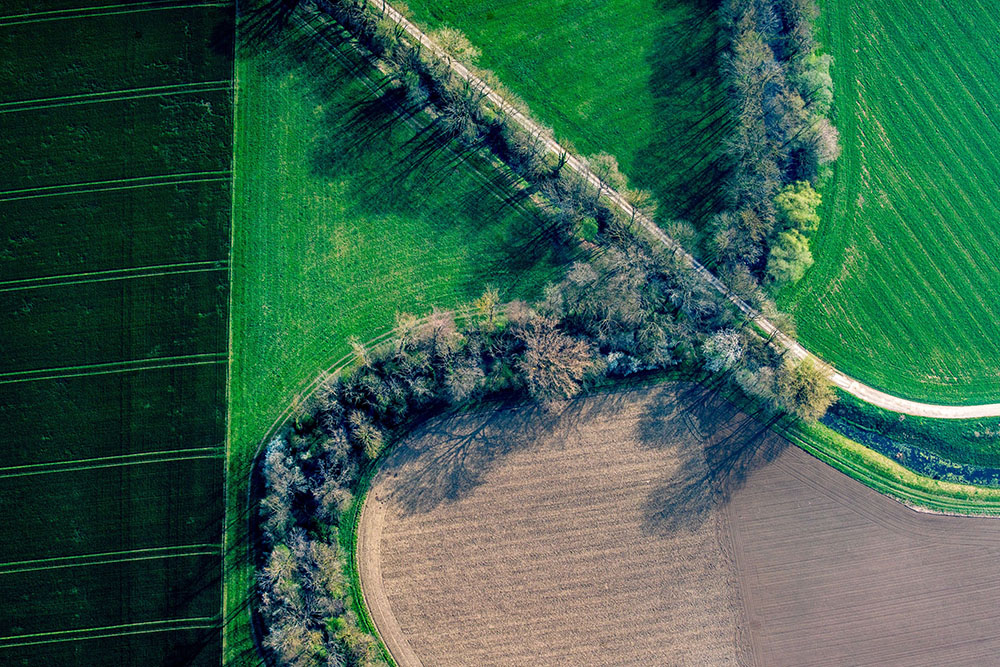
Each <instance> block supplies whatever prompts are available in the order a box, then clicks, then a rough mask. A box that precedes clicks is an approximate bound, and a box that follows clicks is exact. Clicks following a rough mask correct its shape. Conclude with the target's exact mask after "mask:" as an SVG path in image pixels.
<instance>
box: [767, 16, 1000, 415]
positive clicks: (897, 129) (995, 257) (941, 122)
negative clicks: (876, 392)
mask: <svg viewBox="0 0 1000 667" xmlns="http://www.w3.org/2000/svg"><path fill="white" fill-rule="evenodd" d="M820 21H821V25H822V32H821V35H820V37H821V39H822V40H823V42H824V44H825V45H826V49H827V50H828V51H829V52H830V53H832V54H833V56H834V58H835V63H834V77H835V85H836V93H835V96H836V112H837V116H836V124H837V125H838V126H839V128H840V132H841V138H842V139H841V142H842V144H843V148H844V152H843V155H842V156H841V158H840V160H839V161H838V162H837V167H836V176H835V178H834V180H833V182H832V184H831V185H830V186H829V187H827V188H826V191H825V192H824V197H825V204H824V210H823V224H822V226H821V227H820V231H819V234H818V235H817V236H816V237H815V240H814V242H813V249H812V252H813V256H814V257H815V258H816V264H815V265H814V266H813V268H812V269H811V270H810V271H809V272H808V273H807V274H806V276H805V278H804V279H803V280H802V281H801V282H800V283H799V284H798V285H796V286H794V287H792V288H789V289H787V290H786V291H785V293H784V294H782V295H781V299H780V302H779V305H780V306H782V307H783V308H785V309H787V310H790V311H791V312H793V313H794V314H795V316H796V319H797V321H798V331H799V335H800V338H801V340H802V342H803V343H804V344H805V345H806V346H807V347H808V348H809V349H810V350H811V351H813V352H816V353H817V354H819V355H820V356H821V357H823V358H825V359H827V360H829V361H830V362H832V363H833V364H835V365H836V366H837V367H838V368H840V369H841V370H843V371H845V372H846V373H849V374H851V375H853V376H855V377H857V378H858V379H859V380H862V381H863V382H867V383H869V384H872V385H875V386H877V387H879V388H881V389H884V390H886V391H889V392H891V393H895V394H900V395H904V396H907V397H909V398H913V399H920V400H928V401H934V402H939V403H956V404H961V403H982V402H995V401H997V400H1000V347H998V346H997V344H996V341H997V340H998V339H1000V316H998V310H997V293H998V290H1000V229H998V227H997V224H996V221H997V220H1000V205H998V203H997V201H996V196H995V194H996V192H997V191H998V189H1000V151H998V150H997V146H998V145H1000V124H998V118H1000V116H998V108H997V104H996V101H995V95H994V89H995V88H996V86H997V85H998V84H1000V66H998V63H1000V57H998V56H997V54H996V51H995V49H994V48H993V35H995V34H996V33H997V30H998V29H1000V19H998V18H997V16H996V13H995V12H992V11H990V8H989V7H988V6H987V5H985V4H982V3H979V2H971V3H969V2H966V3H958V4H956V3H948V2H944V1H943V0H935V1H933V2H929V3H906V2H900V1H896V0H892V1H889V2H871V1H866V2H847V1H846V0H844V1H841V0H836V1H828V2H825V3H824V4H823V15H822V17H821V19H820Z"/></svg>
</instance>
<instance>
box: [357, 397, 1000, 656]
mask: <svg viewBox="0 0 1000 667" xmlns="http://www.w3.org/2000/svg"><path fill="white" fill-rule="evenodd" d="M360 531H361V534H360V540H359V552H358V558H359V563H360V566H361V578H362V584H363V587H364V591H365V596H366V599H367V601H368V604H369V607H370V609H371V611H372V615H373V617H374V619H375V622H376V624H377V626H378V628H379V631H380V633H381V634H382V635H383V638H384V639H385V641H386V644H387V645H388V646H389V648H390V650H391V651H392V653H393V655H394V657H395V658H396V659H397V661H398V662H399V663H400V664H401V665H417V664H426V665H483V664H489V665H497V664H510V665H524V664H535V665H553V664H567V665H570V664H572V665H583V664H586V665H599V664H607V665H622V664H657V665H674V664H687V665H709V664H710V665H721V664H735V663H751V662H754V663H758V664H761V665H804V664H863V663H875V664H924V663H926V664H943V663H944V662H948V663H949V664H983V663H984V662H989V659H990V658H991V657H995V656H996V655H997V654H998V651H1000V638H996V637H995V635H996V633H995V632H994V629H995V627H996V625H997V620H998V619H1000V611H996V610H995V608H996V606H997V605H996V604H995V601H996V600H997V597H998V593H1000V590H998V589H1000V567H998V566H997V563H996V561H997V560H998V556H1000V521H991V520H985V519H983V520H979V519H976V520H973V519H959V518H952V517H942V516H931V515H923V514H917V513H916V512H913V511H911V510H909V509H906V508H904V507H903V506H901V505H899V504H897V503H895V502H894V501H891V500H888V499H886V498H884V497H882V496H880V495H878V494H876V493H874V492H871V491H869V490H868V489H866V488H865V487H863V486H861V485H860V484H857V483H856V482H854V481H852V480H850V479H849V478H847V477H845V476H843V475H841V474H839V473H836V472H835V471H833V470H832V469H829V468H828V467H826V466H825V465H823V464H822V463H820V462H818V461H816V460H815V459H812V458H811V457H809V456H807V455H805V454H804V453H802V452H801V451H799V450H797V449H792V448H786V446H785V443H784V441H782V440H780V439H778V438H777V437H775V436H773V435H770V434H769V432H768V431H766V429H765V428H764V426H763V425H761V424H760V423H759V422H757V421H755V420H754V419H752V418H749V417H747V416H745V415H742V414H739V413H737V412H736V411H735V410H734V409H733V408H732V407H731V406H729V405H728V404H727V403H725V402H724V401H721V400H719V399H718V398H716V397H714V396H713V395H711V393H710V392H709V391H707V390H706V389H704V388H702V387H693V386H689V385H671V386H661V387H656V388H653V389H644V390H633V391H622V392H618V393H614V394H609V395H602V396H595V397H589V398H586V399H581V400H578V401H575V402H574V403H572V404H570V405H568V406H567V407H566V409H565V410H563V411H562V412H561V413H559V414H558V415H546V414H544V413H542V412H540V411H538V410H534V409H531V408H523V407H521V408H500V409H496V410H490V411H486V412H478V413H472V414H461V415H455V416H451V417H446V418H440V419H436V420H433V421H431V422H429V423H427V424H426V425H424V426H423V427H421V428H420V429H418V430H417V431H416V432H415V433H414V434H413V435H412V437H410V438H409V439H408V440H407V441H406V442H405V443H403V444H401V445H400V446H399V447H398V448H397V450H396V451H395V453H394V454H393V456H392V457H391V458H390V459H389V460H388V461H387V462H386V464H385V465H384V467H383V469H382V471H381V472H380V474H379V475H378V477H377V478H376V480H375V482H374V484H373V486H372V491H371V493H370V494H369V497H368V500H367V501H366V503H365V508H364V511H363V513H362V518H361V525H360Z"/></svg>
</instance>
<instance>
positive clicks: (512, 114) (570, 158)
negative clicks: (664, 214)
mask: <svg viewBox="0 0 1000 667" xmlns="http://www.w3.org/2000/svg"><path fill="white" fill-rule="evenodd" d="M369 2H371V4H372V5H373V6H374V7H375V8H376V9H377V10H378V11H380V12H384V13H385V15H386V16H387V17H388V18H390V19H392V20H393V21H395V22H396V23H398V24H399V25H401V26H402V27H403V29H404V30H405V31H406V33H407V34H408V35H409V36H410V37H411V38H412V39H414V40H416V41H417V42H419V43H420V44H422V45H423V46H424V47H425V48H428V49H430V50H431V51H433V52H434V53H436V54H437V55H438V56H440V57H441V58H444V59H445V61H446V62H448V63H449V64H450V65H451V68H452V70H453V71H454V72H455V74H456V75H458V76H459V77H461V78H462V79H463V80H465V81H468V82H469V84H470V85H471V86H473V87H475V88H476V89H478V90H480V91H482V92H483V93H484V95H485V96H486V98H487V99H489V101H490V102H491V103H492V104H494V105H495V106H496V107H497V108H498V109H499V110H500V111H501V112H503V113H504V114H505V115H506V117H507V118H509V119H511V120H513V121H514V122H516V123H517V124H518V125H520V126H521V128H522V129H524V130H525V131H526V132H528V133H530V134H532V135H534V136H537V137H538V138H539V139H540V140H541V141H542V142H543V145H544V146H545V148H546V150H547V151H548V152H549V153H551V154H553V155H557V156H564V158H565V166H566V167H569V168H570V169H572V170H573V171H575V172H576V173H578V174H580V175H581V176H583V177H584V178H585V179H586V180H587V181H588V182H589V183H590V184H591V185H593V186H594V187H595V188H598V189H599V190H600V191H601V192H604V193H605V196H606V197H607V199H608V200H609V201H610V202H611V203H612V204H613V205H614V206H615V207H617V208H618V209H619V210H621V211H622V212H624V213H625V215H626V216H627V217H629V218H631V219H634V220H636V221H637V222H639V223H640V224H641V225H642V226H643V228H644V229H645V230H646V231H647V232H648V233H649V234H650V235H651V236H652V237H653V238H654V239H656V240H657V241H658V242H660V243H662V244H663V245H665V246H667V247H668V248H670V249H671V250H673V251H674V252H676V253H677V254H679V255H681V256H683V257H684V258H685V259H686V260H687V262H688V263H689V264H690V265H691V267H692V269H694V270H695V271H697V272H698V273H699V274H700V275H701V277H702V278H703V279H704V280H705V281H706V282H708V283H709V284H710V285H711V286H712V287H714V288H715V289H716V290H717V291H718V292H720V293H721V294H722V295H723V296H725V297H726V298H727V299H729V300H730V301H731V302H732V303H733V304H734V305H735V306H736V307H737V308H739V309H740V310H741V311H743V312H744V313H745V314H746V315H747V317H749V318H750V319H751V320H752V321H753V322H754V323H755V324H756V325H757V326H758V327H759V328H760V329H761V330H763V331H764V332H765V333H767V334H768V335H771V336H773V337H774V339H775V340H777V341H779V342H780V343H781V344H782V345H783V346H784V347H785V348H786V349H787V350H788V351H789V352H790V353H791V354H792V355H793V356H794V357H795V358H797V359H805V358H812V359H813V360H814V361H816V362H817V364H819V365H820V366H821V367H822V368H825V369H826V370H827V375H828V376H829V378H830V381H831V382H832V383H833V384H834V385H835V386H837V387H839V388H840V389H843V390H844V391H846V392H847V393H849V394H851V395H853V396H856V397H857V398H859V399H861V400H862V401H865V402H866V403H871V404H872V405H875V406H877V407H880V408H884V409H886V410H891V411H893V412H901V413H904V414H908V415H914V416H918V417H934V418H937V419H975V418H981V417H1000V403H986V404H982V405H937V404H933V403H921V402H918V401H911V400H909V399H905V398H900V397H898V396H893V395H892V394H887V393H885V392H883V391H879V390H878V389H875V388H874V387H870V386H868V385H866V384H864V383H862V382H860V381H858V380H856V379H854V378H852V377H849V376H847V375H844V374H843V373H841V372H839V371H838V370H836V369H835V368H833V367H832V366H830V365H829V364H827V363H826V362H824V361H823V360H822V359H820V358H819V357H817V356H816V355H814V354H813V353H811V352H809V351H808V350H807V349H805V348H804V347H802V345H801V344H800V343H799V342H798V341H796V340H794V339H792V338H790V337H788V336H786V335H785V334H783V333H781V332H780V331H778V328H777V327H776V326H775V325H774V324H772V323H771V322H770V321H769V320H767V319H766V318H765V317H764V316H763V315H761V314H760V313H759V312H758V311H757V310H756V309H755V308H754V307H753V306H751V305H750V304H748V303H747V302H745V301H743V300H742V299H741V298H739V297H738V296H736V295H735V294H734V293H733V292H732V291H731V290H730V289H729V288H728V287H727V286H726V285H725V284H724V283H723V282H722V281H721V280H719V279H718V278H716V277H715V276H714V275H713V274H712V272H711V271H709V270H708V269H707V268H706V267H705V266H704V265H703V264H702V263H701V262H699V261H698V260H697V259H695V258H694V257H693V256H692V255H691V254H690V253H689V252H687V251H686V250H685V249H684V248H683V247H682V246H681V245H680V244H679V243H678V242H677V241H675V240H674V239H672V238H670V237H669V236H667V235H666V234H665V233H664V232H663V230H662V229H660V228H659V227H658V226H657V225H656V224H655V223H654V222H653V221H652V220H650V219H649V218H648V217H647V216H645V215H643V214H642V213H640V212H639V211H637V210H636V209H635V208H634V207H633V206H632V205H631V204H630V203H629V202H628V200H626V199H625V197H624V196H623V195H622V194H621V193H619V192H617V191H616V190H613V189H611V188H610V187H609V186H608V185H607V184H605V183H603V182H602V181H601V180H600V179H599V178H598V177H597V176H596V175H595V174H594V173H593V172H592V171H591V170H590V167H589V166H588V165H587V163H586V162H585V161H584V160H582V159H581V158H579V157H577V156H576V155H573V154H572V153H570V152H569V151H568V150H567V149H566V148H563V147H562V146H561V145H560V144H559V143H558V142H557V141H556V140H555V139H553V138H552V137H551V136H549V135H548V134H547V133H546V130H545V128H543V127H542V126H540V125H539V124H538V123H536V122H535V121H534V120H532V119H531V118H529V117H528V116H526V115H524V114H523V113H522V112H521V111H520V110H519V109H517V108H516V107H514V106H513V105H512V104H510V103H509V102H508V101H507V100H505V99H504V98H503V97H502V96H500V95H499V94H498V93H497V92H496V91H494V90H493V89H492V88H490V87H489V86H488V85H487V84H486V82H484V81H483V80H482V79H480V78H479V77H478V76H476V75H475V74H474V73H473V72H471V71H470V70H469V69H468V68H467V67H466V66H465V65H463V64H462V63H460V62H458V61H456V60H454V59H453V58H451V56H449V55H448V54H447V53H446V52H445V51H444V50H443V49H442V48H441V47H440V46H438V45H437V44H436V43H435V42H434V41H432V40H431V39H430V38H429V37H428V36H427V35H425V34H424V33H423V32H422V31H421V30H420V28H418V27H417V26H416V25H414V24H413V22H411V21H409V20H408V19H407V18H406V17H405V16H403V15H402V14H400V13H399V12H398V11H396V10H395V9H394V8H393V7H392V6H391V5H389V4H388V2H386V1H385V0H369Z"/></svg>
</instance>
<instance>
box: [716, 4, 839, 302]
mask: <svg viewBox="0 0 1000 667" xmlns="http://www.w3.org/2000/svg"><path fill="white" fill-rule="evenodd" d="M719 14H720V17H721V22H722V28H723V33H724V35H725V37H726V41H727V43H728V48H727V50H726V53H725V54H724V56H723V62H722V71H723V77H724V80H725V81H726V84H727V87H728V93H729V100H730V105H731V108H732V114H733V120H734V124H733V125H734V130H733V131H732V133H731V135H730V137H729V139H728V141H727V143H726V152H727V155H728V158H729V166H730V176H729V178H728V180H727V182H726V184H725V186H724V188H725V195H726V199H727V201H728V205H729V210H728V211H726V212H723V213H721V214H719V215H717V216H716V217H715V218H714V219H713V221H712V225H711V227H712V228H711V236H710V239H709V247H710V249H711V250H713V251H714V254H715V258H716V261H717V263H718V264H719V268H720V269H721V271H720V272H721V273H722V274H723V275H729V274H732V272H733V271H734V269H735V267H737V266H746V267H748V268H749V269H750V270H751V272H752V273H753V275H754V276H755V277H756V278H757V279H765V278H766V279H768V280H769V281H770V282H771V283H773V284H777V285H781V284H783V283H785V282H788V281H795V280H798V279H799V278H801V277H802V274H803V273H804V272H805V270H806V269H807V268H808V267H809V265H811V264H812V256H811V255H810V253H809V243H808V236H809V234H810V233H811V232H813V231H815V228H816V226H817V225H818V220H819V218H818V216H816V214H815V211H816V208H817V207H818V206H819V203H820V197H819V194H818V193H817V192H816V190H815V187H817V186H818V185H819V184H820V183H821V182H822V181H823V180H825V178H826V174H827V173H828V171H829V165H830V164H831V163H832V162H833V161H834V160H836V159H837V156H838V155H839V153H840V147H839V144H838V135H837V130H836V128H834V127H833V125H831V124H830V121H829V119H828V118H827V114H828V113H829V111H830V106H831V102H832V99H833V81H832V79H831V78H830V63H831V59H830V57H829V56H826V55H819V54H818V53H817V51H816V49H817V43H816V41H815V39H814V38H813V21H814V20H815V18H816V15H817V9H816V6H815V3H814V2H813V0H725V1H724V2H723V3H722V6H721V8H720V11H719ZM789 193H792V194H794V195H798V197H797V199H796V201H794V202H790V201H789V197H788V196H787V195H789ZM791 203H793V204H794V205H795V206H797V207H798V208H799V209H800V210H802V211H804V215H805V217H807V218H809V219H810V224H807V225H803V224H800V223H801V220H800V218H799V217H796V216H795V215H789V211H788V207H789V204H791ZM812 219H815V224H814V223H812V222H811V221H812Z"/></svg>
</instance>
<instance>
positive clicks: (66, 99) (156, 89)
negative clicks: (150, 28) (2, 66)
mask: <svg viewBox="0 0 1000 667" xmlns="http://www.w3.org/2000/svg"><path fill="white" fill-rule="evenodd" d="M232 86H233V82H232V81H205V82H201V83H179V84H174V85H169V86H148V87H146V88H132V89H129V90H113V91H110V92H103V93H89V94H86V93H85V94H80V95H62V96H60V97H48V98H42V99H32V100H24V101H21V102H4V103H2V104H0V114H4V113H17V112H19V111H35V110H37V109H49V108H58V107H69V106H74V105H77V104H100V103H102V102H120V101H122V100H133V99H139V98H142V97H169V96H170V95H181V94H185V93H206V92H213V91H218V90H231V89H232Z"/></svg>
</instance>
